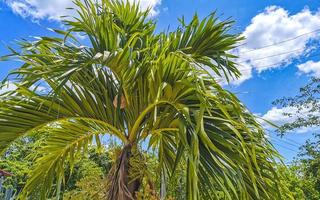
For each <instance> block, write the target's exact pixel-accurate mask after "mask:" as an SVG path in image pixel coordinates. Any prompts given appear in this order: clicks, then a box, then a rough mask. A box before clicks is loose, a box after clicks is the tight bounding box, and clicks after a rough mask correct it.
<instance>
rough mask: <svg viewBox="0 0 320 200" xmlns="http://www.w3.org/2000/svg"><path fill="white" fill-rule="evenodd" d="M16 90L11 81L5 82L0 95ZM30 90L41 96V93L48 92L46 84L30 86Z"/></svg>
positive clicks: (48, 88)
mask: <svg viewBox="0 0 320 200" xmlns="http://www.w3.org/2000/svg"><path fill="white" fill-rule="evenodd" d="M15 89H17V86H16V85H15V83H14V82H12V81H7V82H6V83H5V84H4V85H3V87H2V88H1V89H0V95H1V94H4V93H6V92H10V91H14V90H15ZM30 90H35V91H36V92H37V93H40V94H43V93H48V92H49V91H50V87H49V85H47V84H42V85H37V86H35V85H32V86H31V87H30Z"/></svg>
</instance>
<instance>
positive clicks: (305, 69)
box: [297, 60, 320, 78]
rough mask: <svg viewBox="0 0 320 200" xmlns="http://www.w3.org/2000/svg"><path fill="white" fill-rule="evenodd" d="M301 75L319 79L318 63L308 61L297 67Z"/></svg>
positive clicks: (319, 69)
mask: <svg viewBox="0 0 320 200" xmlns="http://www.w3.org/2000/svg"><path fill="white" fill-rule="evenodd" d="M297 67H298V69H299V71H300V72H301V73H305V74H310V75H312V76H315V77H318V78H320V61H319V62H314V61H311V60H310V61H308V62H306V63H303V64H300V65H298V66H297Z"/></svg>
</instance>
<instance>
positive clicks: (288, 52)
mask: <svg viewBox="0 0 320 200" xmlns="http://www.w3.org/2000/svg"><path fill="white" fill-rule="evenodd" d="M303 50H304V48H301V49H295V50H292V51H287V52H282V53H278V54H273V55H270V56H266V57H262V58H257V59H254V60H250V61H257V60H263V59H266V58H272V57H276V56H281V55H285V54H290V53H293V52H296V51H303ZM246 62H247V60H243V61H239V62H238V63H246Z"/></svg>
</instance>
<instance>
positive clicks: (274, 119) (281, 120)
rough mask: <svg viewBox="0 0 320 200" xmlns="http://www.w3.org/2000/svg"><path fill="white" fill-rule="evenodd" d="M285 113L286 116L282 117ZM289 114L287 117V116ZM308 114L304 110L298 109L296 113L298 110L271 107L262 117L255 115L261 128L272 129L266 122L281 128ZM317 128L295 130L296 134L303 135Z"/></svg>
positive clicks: (307, 110) (308, 112) (294, 108)
mask: <svg viewBox="0 0 320 200" xmlns="http://www.w3.org/2000/svg"><path fill="white" fill-rule="evenodd" d="M285 113H286V115H284V114H285ZM287 114H289V115H287ZM308 114H310V109H308V108H304V109H302V110H301V109H300V110H299V112H298V108H296V107H290V106H288V107H283V108H277V107H272V108H271V109H270V110H268V112H266V113H265V114H264V115H262V116H261V115H260V114H257V115H258V116H259V117H261V118H262V119H261V118H258V121H259V122H260V123H261V124H262V126H263V127H264V128H265V129H274V127H273V126H271V125H270V124H269V123H267V122H266V121H269V122H271V123H273V124H275V125H277V126H281V125H283V124H285V123H292V122H294V121H295V120H296V119H298V118H299V117H304V116H307V115H308ZM313 114H314V115H317V116H320V113H314V112H313ZM265 120H266V121H265ZM318 129H319V127H307V128H299V129H297V130H295V132H296V133H305V132H309V131H314V130H318Z"/></svg>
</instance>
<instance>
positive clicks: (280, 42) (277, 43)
mask: <svg viewBox="0 0 320 200" xmlns="http://www.w3.org/2000/svg"><path fill="white" fill-rule="evenodd" d="M319 31H320V28H319V29H315V30H313V31H310V32H307V33H303V34H301V35H297V36H295V37H292V38H288V39H286V40H282V41H279V42H275V43H273V44H269V45H265V46H261V47H258V48H255V49H251V50H248V51H244V52H241V54H245V53H249V52H252V51H257V50H260V49H265V48H269V47H272V46H276V45H279V44H283V43H286V42H289V41H292V40H296V39H298V38H300V37H303V36H306V35H309V34H312V33H316V32H319ZM245 44H247V43H243V44H240V45H238V46H237V48H238V47H240V46H243V45H245Z"/></svg>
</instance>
